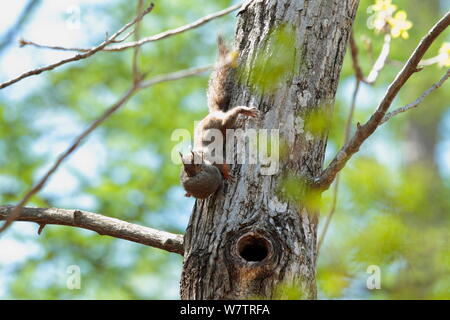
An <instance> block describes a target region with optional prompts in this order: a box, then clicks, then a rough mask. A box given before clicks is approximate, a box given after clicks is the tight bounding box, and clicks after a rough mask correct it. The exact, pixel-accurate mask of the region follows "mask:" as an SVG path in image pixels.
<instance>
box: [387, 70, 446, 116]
mask: <svg viewBox="0 0 450 320" xmlns="http://www.w3.org/2000/svg"><path fill="white" fill-rule="evenodd" d="M449 77H450V69H447V72H446V73H445V74H444V76H442V78H441V79H440V80H439V81H438V82H436V83H435V84H433V85H432V86H431V87H430V88H428V89H427V90H426V91H425V92H424V93H422V95H421V96H420V97H418V98H417V99H416V100H415V101H414V102H411V103H410V104H407V105H406V106H404V107H401V108H398V109H395V110H394V111H392V112H389V113H387V114H386V115H385V116H384V118H383V120H382V121H381V122H380V124H383V123H385V122H386V121H388V120H390V119H391V118H392V117H395V116H396V115H398V114H399V113H403V112H406V111H408V110H410V109H413V108H416V107H418V106H419V104H420V103H422V101H423V100H424V99H425V98H426V97H427V96H428V95H429V94H430V93H431V92H433V91H434V90H436V89H438V88H440V87H441V86H442V85H443V84H444V82H445V81H446V80H447V79H448V78H449Z"/></svg>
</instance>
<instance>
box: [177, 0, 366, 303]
mask: <svg viewBox="0 0 450 320" xmlns="http://www.w3.org/2000/svg"><path fill="white" fill-rule="evenodd" d="M357 5H358V0H295V1H290V0H265V1H253V2H252V3H251V4H250V5H249V6H248V7H246V8H245V10H241V12H240V13H239V19H238V23H237V30H236V38H235V41H236V47H237V48H239V51H240V60H239V61H240V64H241V66H244V68H245V70H250V71H251V70H253V69H254V68H255V63H256V62H255V61H257V59H261V57H260V56H259V57H258V55H261V52H263V53H264V55H265V56H267V57H270V56H271V55H272V54H273V52H272V50H274V48H273V46H271V45H270V41H269V40H268V39H269V34H270V32H272V31H273V30H274V29H275V28H276V27H277V26H281V25H288V26H292V27H293V28H294V31H295V39H294V41H292V46H294V47H295V59H294V60H295V61H293V62H292V68H291V70H290V71H289V73H290V74H289V75H287V77H286V79H288V80H286V81H283V82H282V83H281V85H279V86H277V88H276V90H274V91H270V92H261V91H258V90H254V89H255V88H252V84H251V83H252V82H251V72H249V73H245V72H244V73H241V74H240V79H239V81H238V82H236V83H235V84H234V85H233V88H232V101H231V104H230V105H248V106H256V107H258V109H259V110H260V112H261V119H260V120H259V121H258V122H252V125H247V127H256V128H264V129H279V130H280V141H283V142H284V143H285V150H286V152H285V153H283V155H281V156H282V157H281V158H280V169H281V170H280V172H279V173H277V174H275V175H271V176H264V175H261V174H260V170H259V169H260V165H259V164H258V165H249V164H243V165H233V166H232V168H233V174H234V175H235V176H236V177H238V179H237V181H236V182H235V183H232V184H228V185H227V188H226V190H225V193H224V194H220V193H219V194H217V195H215V196H213V197H211V198H209V199H207V200H205V201H197V202H196V204H195V206H194V209H193V213H192V216H191V219H190V222H189V225H188V228H187V230H186V235H185V243H184V245H185V255H184V266H183V273H182V279H181V297H182V299H241V298H248V297H254V296H263V297H268V298H271V297H274V293H275V292H276V291H277V287H278V285H280V284H284V283H286V284H289V285H291V284H292V282H293V281H294V283H295V285H296V286H298V288H299V290H301V291H302V292H303V297H305V298H309V299H314V298H316V283H315V261H316V231H317V222H318V219H317V214H318V212H317V210H316V209H315V208H314V207H310V206H307V205H306V204H305V203H303V202H302V201H287V200H286V198H284V197H283V189H282V188H281V189H280V187H281V186H282V184H283V181H284V178H286V177H297V178H298V179H304V180H306V181H308V180H310V179H312V177H314V176H317V175H318V174H319V173H320V171H321V169H322V165H323V159H324V154H325V147H326V142H327V133H326V132H322V133H321V134H316V135H313V134H312V133H311V132H309V131H308V127H307V126H306V125H305V123H306V122H307V120H308V115H310V114H312V113H315V112H316V111H318V112H320V114H323V115H326V114H329V113H330V112H331V111H332V105H333V102H334V96H335V93H336V87H337V82H338V78H339V73H340V70H341V67H342V63H343V57H344V53H345V49H346V45H347V39H348V36H349V34H350V30H351V25H352V22H353V19H354V16H355V13H356V8H357ZM268 76H270V75H268ZM301 192H302V191H301V190H299V193H301ZM300 199H302V198H300Z"/></svg>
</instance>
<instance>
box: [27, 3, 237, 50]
mask: <svg viewBox="0 0 450 320" xmlns="http://www.w3.org/2000/svg"><path fill="white" fill-rule="evenodd" d="M241 6H242V3H240V4H236V5H233V6H231V7H229V8H226V9H224V10H221V11H218V12H215V13H211V14H209V15H207V16H204V17H202V18H200V19H198V20H196V21H194V22H191V23H188V24H186V25H184V26H181V27H178V28H175V29H170V30H167V31H164V32H161V33H158V34H155V35H153V36H150V37H146V38H143V39H141V40H138V41H133V42H127V43H123V44H121V45H116V46H110V47H106V48H103V49H102V50H103V51H122V50H126V49H129V48H134V47H140V46H142V45H143V44H145V43H148V42H154V41H158V40H161V39H165V38H168V37H171V36H174V35H177V34H180V33H182V32H185V31H188V30H191V29H194V28H197V27H200V26H202V25H204V24H205V23H207V22H209V21H211V20H214V19H216V18H220V17H222V16H224V15H227V14H229V13H230V12H233V11H236V10H237V9H239V8H240V7H241ZM21 45H23V46H24V45H31V46H34V47H37V48H43V49H54V50H63V51H78V52H87V51H89V50H91V49H89V48H69V47H61V46H51V45H43V44H38V43H35V42H32V41H26V40H21Z"/></svg>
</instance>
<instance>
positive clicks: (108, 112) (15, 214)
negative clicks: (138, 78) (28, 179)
mask: <svg viewBox="0 0 450 320" xmlns="http://www.w3.org/2000/svg"><path fill="white" fill-rule="evenodd" d="M137 90H138V86H137V85H136V84H135V85H133V86H132V87H131V88H130V89H129V90H128V91H127V92H126V93H125V94H124V95H123V96H122V98H120V99H119V101H117V102H116V103H115V104H114V105H113V106H111V107H110V108H109V109H107V110H106V111H105V112H104V113H103V114H102V116H101V117H100V118H98V119H97V120H95V121H94V122H93V123H92V124H91V125H90V126H89V127H88V128H87V129H86V130H85V131H83V132H82V133H81V134H80V135H79V136H78V137H77V138H76V139H75V141H74V142H73V143H72V144H71V146H70V147H69V148H68V149H67V150H66V151H65V152H64V153H62V154H61V155H60V156H59V157H58V159H57V160H56V162H55V163H54V164H53V166H52V167H51V168H50V169H49V170H48V171H47V173H46V174H45V175H44V177H42V178H41V179H40V180H39V182H38V183H37V184H36V185H35V186H34V187H33V188H31V190H29V191H28V192H27V193H26V194H25V196H24V197H23V198H22V200H20V202H19V204H18V205H17V206H16V207H15V208H14V210H12V211H11V213H10V215H9V216H8V218H7V219H6V222H5V223H4V224H3V225H2V226H1V228H0V233H1V232H3V231H4V230H5V229H6V228H8V227H9V225H11V223H12V222H13V221H14V220H16V219H17V217H19V215H20V212H21V208H22V207H23V206H24V205H25V204H26V203H27V202H28V200H30V198H31V197H32V196H34V195H35V194H36V193H37V192H39V191H40V190H41V189H42V188H43V187H44V185H45V183H46V182H47V180H48V179H49V178H50V177H51V176H52V175H53V174H54V173H55V172H56V170H57V169H58V168H59V166H60V165H61V163H62V162H63V161H64V160H65V159H66V158H67V157H69V156H70V155H71V154H72V153H73V152H74V151H75V150H76V149H77V148H78V146H79V145H80V144H81V143H82V142H83V140H84V139H85V138H86V137H87V136H88V135H89V134H90V133H91V132H92V131H94V130H95V129H96V128H97V127H98V126H99V125H100V124H101V123H102V122H103V121H105V120H106V119H107V118H109V117H110V116H111V115H112V114H113V113H114V112H115V111H117V110H118V109H119V108H120V107H121V106H123V105H124V104H125V102H127V101H128V100H129V99H130V98H131V96H132V95H133V94H134V93H135V92H136V91H137Z"/></svg>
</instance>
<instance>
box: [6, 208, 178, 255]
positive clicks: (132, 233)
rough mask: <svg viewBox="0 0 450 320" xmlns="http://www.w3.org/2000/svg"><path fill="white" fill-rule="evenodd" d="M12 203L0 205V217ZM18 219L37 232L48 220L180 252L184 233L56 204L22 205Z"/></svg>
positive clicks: (48, 222)
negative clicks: (45, 206)
mask: <svg viewBox="0 0 450 320" xmlns="http://www.w3.org/2000/svg"><path fill="white" fill-rule="evenodd" d="M14 208H15V207H14V206H0V220H6V219H7V217H8V215H9V214H10V213H11V211H12V210H14ZM18 221H29V222H35V223H37V224H39V226H40V227H39V233H40V231H42V229H43V228H44V226H45V225H47V224H56V225H63V226H70V227H77V228H82V229H88V230H92V231H95V232H97V233H98V234H100V235H106V236H111V237H114V238H118V239H124V240H129V241H133V242H137V243H141V244H144V245H146V246H151V247H155V248H159V249H163V250H166V251H169V252H175V253H178V254H181V255H183V252H184V249H183V236H182V235H181V234H173V233H169V232H165V231H160V230H156V229H152V228H148V227H144V226H140V225H137V224H134V223H129V222H125V221H122V220H119V219H115V218H111V217H107V216H104V215H101V214H97V213H92V212H87V211H81V210H66V209H57V208H28V207H27V208H22V213H21V215H20V217H19V218H18Z"/></svg>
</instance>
